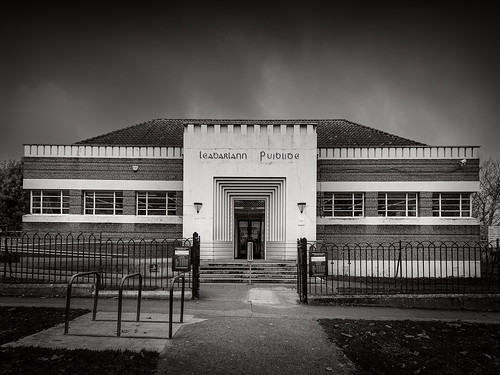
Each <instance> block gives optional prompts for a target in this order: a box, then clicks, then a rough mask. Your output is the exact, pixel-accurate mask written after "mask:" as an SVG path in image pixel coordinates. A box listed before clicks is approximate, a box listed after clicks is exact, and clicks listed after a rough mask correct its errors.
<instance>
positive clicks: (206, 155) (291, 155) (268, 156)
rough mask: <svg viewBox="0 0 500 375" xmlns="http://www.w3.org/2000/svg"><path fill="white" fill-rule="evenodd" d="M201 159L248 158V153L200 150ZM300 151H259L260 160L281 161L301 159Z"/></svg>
mask: <svg viewBox="0 0 500 375" xmlns="http://www.w3.org/2000/svg"><path fill="white" fill-rule="evenodd" d="M199 158H200V159H212V160H219V159H220V160H247V159H248V154H247V153H246V152H217V151H214V152H203V151H200V152H199ZM299 159H300V153H298V152H286V151H282V152H267V151H260V152H259V161H263V162H265V161H279V160H288V161H293V160H299Z"/></svg>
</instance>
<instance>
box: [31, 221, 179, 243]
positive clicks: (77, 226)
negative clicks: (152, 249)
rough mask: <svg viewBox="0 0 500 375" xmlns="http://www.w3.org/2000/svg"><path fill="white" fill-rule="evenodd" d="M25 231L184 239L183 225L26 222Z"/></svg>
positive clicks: (104, 236)
mask: <svg viewBox="0 0 500 375" xmlns="http://www.w3.org/2000/svg"><path fill="white" fill-rule="evenodd" d="M23 231H25V232H28V233H36V232H37V233H41V234H45V233H61V234H68V233H73V234H74V235H78V234H79V233H86V234H89V233H94V234H95V235H97V236H98V235H100V234H102V236H103V238H111V237H112V238H122V237H123V238H132V237H133V238H170V239H176V238H182V224H140V223H133V224H131V223H126V224H121V223H43V222H37V223H32V222H25V223H23Z"/></svg>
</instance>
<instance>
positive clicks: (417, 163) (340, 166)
mask: <svg viewBox="0 0 500 375" xmlns="http://www.w3.org/2000/svg"><path fill="white" fill-rule="evenodd" d="M317 176H318V182H326V181H478V180H479V177H478V176H479V159H469V160H467V164H466V165H465V166H464V167H460V165H459V161H458V159H431V160H426V159H414V160H407V159H402V160H400V159H387V160H385V159H377V160H371V159H368V160H335V159H332V160H318V174H317Z"/></svg>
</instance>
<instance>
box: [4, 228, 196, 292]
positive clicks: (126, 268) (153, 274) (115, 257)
mask: <svg viewBox="0 0 500 375" xmlns="http://www.w3.org/2000/svg"><path fill="white" fill-rule="evenodd" d="M0 243H1V245H0V274H1V275H2V276H1V281H2V282H8V283H67V282H68V281H69V280H70V278H71V276H72V275H74V274H75V273H81V272H91V271H97V272H99V273H100V275H101V287H102V288H107V289H118V287H119V285H120V281H121V279H122V277H123V276H124V275H127V274H133V273H141V275H142V276H143V280H142V281H143V288H144V289H150V290H151V289H154V290H157V289H164V290H167V289H168V288H169V287H170V280H171V279H173V278H174V277H175V276H178V275H180V274H181V273H180V272H176V271H172V256H173V253H174V249H175V248H176V247H192V244H193V240H192V239H186V238H182V239H165V238H152V237H151V238H146V237H144V238H125V237H121V238H104V237H102V236H101V235H100V234H93V233H91V234H84V233H80V234H73V233H69V234H62V233H44V234H40V233H34V234H31V233H17V234H14V235H13V234H9V235H5V236H3V237H1V241H0ZM182 274H184V273H182ZM185 277H186V284H187V286H188V287H189V288H191V287H192V281H193V279H192V272H186V273H185ZM92 281H93V280H92V277H90V276H88V277H84V278H83V280H82V282H88V283H91V282H92ZM179 283H180V282H179V281H178V282H177V284H179ZM137 285H138V280H136V279H130V280H127V285H126V286H127V287H128V288H136V287H137ZM176 286H180V284H179V285H176Z"/></svg>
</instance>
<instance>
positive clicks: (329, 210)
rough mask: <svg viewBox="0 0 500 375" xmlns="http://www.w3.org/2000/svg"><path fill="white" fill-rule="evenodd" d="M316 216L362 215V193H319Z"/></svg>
mask: <svg viewBox="0 0 500 375" xmlns="http://www.w3.org/2000/svg"><path fill="white" fill-rule="evenodd" d="M317 206H318V216H321V217H323V216H333V217H355V216H363V215H364V194H363V193H330V192H326V193H319V194H318V204H317Z"/></svg>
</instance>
